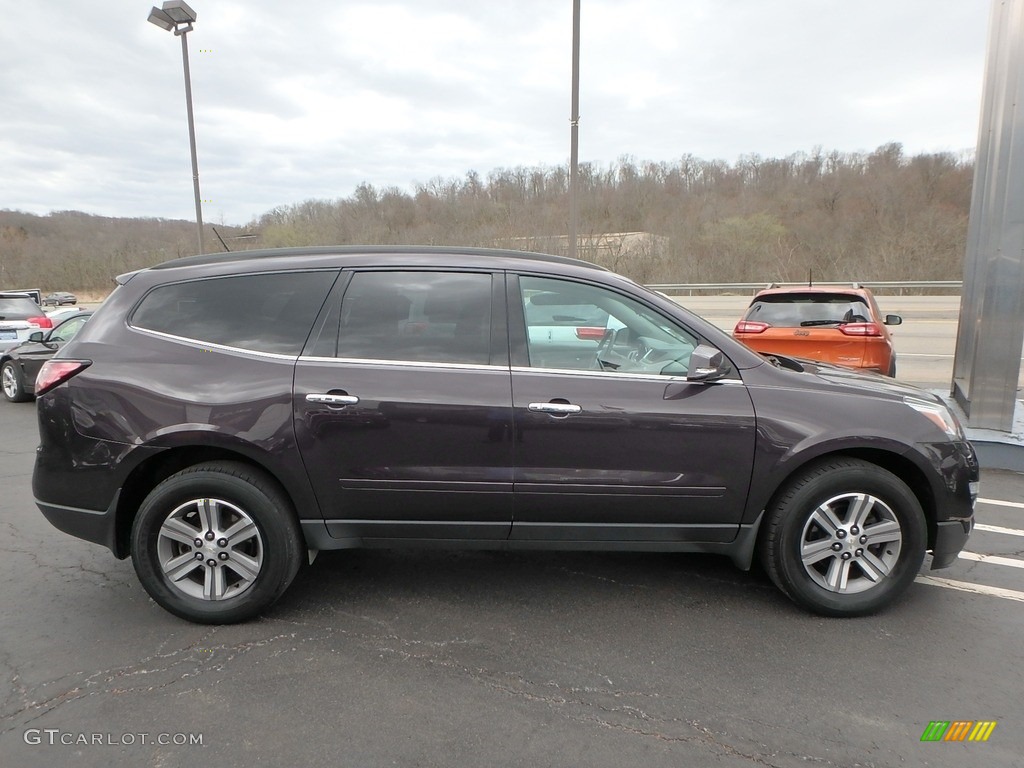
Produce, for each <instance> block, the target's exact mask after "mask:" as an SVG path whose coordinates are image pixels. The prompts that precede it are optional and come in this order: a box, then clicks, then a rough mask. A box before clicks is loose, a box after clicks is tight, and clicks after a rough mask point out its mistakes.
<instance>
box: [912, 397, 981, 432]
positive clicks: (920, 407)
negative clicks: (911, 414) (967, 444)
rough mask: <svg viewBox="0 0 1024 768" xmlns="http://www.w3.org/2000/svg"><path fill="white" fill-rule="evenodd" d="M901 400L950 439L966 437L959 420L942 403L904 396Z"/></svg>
mask: <svg viewBox="0 0 1024 768" xmlns="http://www.w3.org/2000/svg"><path fill="white" fill-rule="evenodd" d="M903 402H904V403H906V404H907V405H909V406H910V407H911V408H913V409H914V410H915V411H917V412H918V413H920V414H921V415H922V416H924V417H925V418H926V419H928V420H929V421H930V422H932V423H933V424H934V425H935V426H937V427H938V428H939V429H941V430H942V431H943V432H945V433H946V435H947V436H948V437H949V439H950V440H965V439H966V437H965V435H964V428H963V427H962V426H960V420H959V419H958V418H957V417H956V415H955V414H954V413H953V412H952V411H951V410H949V408H947V407H946V406H945V405H943V404H942V403H939V402H934V401H930V400H918V399H917V398H915V397H904V398H903Z"/></svg>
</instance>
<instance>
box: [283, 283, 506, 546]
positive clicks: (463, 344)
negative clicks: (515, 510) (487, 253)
mask: <svg viewBox="0 0 1024 768" xmlns="http://www.w3.org/2000/svg"><path fill="white" fill-rule="evenodd" d="M326 316H327V317H328V318H334V319H331V320H330V321H329V322H325V323H324V324H323V327H324V328H327V329H333V328H340V330H339V331H338V338H339V342H338V344H337V345H333V344H331V343H324V341H323V339H315V340H311V342H310V344H309V348H310V349H315V350H318V354H319V355H320V356H312V355H310V356H304V357H301V358H300V359H299V362H298V364H297V366H296V373H295V387H294V404H295V406H294V407H295V425H296V436H297V439H298V443H299V448H300V451H301V453H302V458H303V461H304V462H305V465H306V469H307V472H308V473H309V477H310V480H311V482H312V484H313V488H314V490H315V492H316V495H317V498H318V500H319V502H320V506H321V509H322V510H323V512H324V515H325V517H326V518H327V525H328V530H329V531H330V532H331V534H332V535H333V536H336V537H342V538H361V539H363V540H366V539H375V538H434V539H437V538H440V539H504V538H507V536H508V533H509V529H510V526H511V520H512V442H511V440H510V438H509V435H510V434H511V423H512V416H511V414H512V409H511V373H510V370H509V367H508V362H507V361H508V349H507V334H506V331H505V327H506V325H505V321H504V316H505V302H504V280H503V276H501V275H497V276H492V275H491V274H490V273H443V272H410V271H405V272H398V271H395V272H391V273H388V272H373V271H367V272H357V273H356V274H355V275H354V276H353V278H352V280H351V283H350V284H349V286H348V287H347V288H346V293H345V297H344V299H343V301H342V303H341V309H340V312H339V311H338V310H337V309H335V310H334V311H333V313H332V312H331V310H330V309H328V310H327V312H326ZM334 348H337V350H338V354H339V355H340V357H336V358H328V357H325V356H322V352H323V350H325V349H334ZM495 361H496V362H495ZM492 362H494V364H492Z"/></svg>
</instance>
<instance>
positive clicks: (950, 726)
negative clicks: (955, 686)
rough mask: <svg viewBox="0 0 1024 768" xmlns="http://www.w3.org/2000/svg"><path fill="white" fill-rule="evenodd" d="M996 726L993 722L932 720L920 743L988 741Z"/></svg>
mask: <svg viewBox="0 0 1024 768" xmlns="http://www.w3.org/2000/svg"><path fill="white" fill-rule="evenodd" d="M996 725H997V722H996V721H995V720H952V721H950V720H932V721H931V722H930V723H928V727H927V728H925V729H924V733H922V734H921V741H988V737H989V736H991V735H992V731H994V730H995V729H996Z"/></svg>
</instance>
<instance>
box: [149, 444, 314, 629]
mask: <svg viewBox="0 0 1024 768" xmlns="http://www.w3.org/2000/svg"><path fill="white" fill-rule="evenodd" d="M302 550H303V544H302V536H301V533H300V532H299V529H298V525H297V523H296V521H295V515H294V513H293V511H292V506H291V504H290V503H289V502H288V500H287V498H285V496H284V494H283V493H282V491H281V490H280V489H279V488H278V487H277V485H276V484H275V483H274V482H273V481H271V480H270V479H269V478H268V477H267V476H265V475H264V474H263V473H262V472H259V471H258V470H256V469H254V468H252V467H249V466H248V465H245V464H241V463H236V462H227V461H224V462H208V463H205V464H198V465H196V466H194V467H190V468H188V469H184V470H182V471H181V472H178V473H177V474H174V475H171V476H170V477H169V478H167V479H166V480H164V481H163V482H161V483H160V484H159V485H157V486H156V488H154V489H153V491H152V492H151V493H150V494H149V496H147V497H146V499H145V501H144V502H143V503H142V506H141V507H140V508H139V512H138V515H136V518H135V522H134V524H133V526H132V536H131V551H132V561H133V563H134V565H135V572H136V573H137V574H138V576H139V579H140V580H141V582H142V585H143V586H144V587H145V589H146V591H147V592H148V593H149V595H150V597H152V598H153V599H154V600H155V601H156V602H157V603H159V604H160V605H161V606H163V607H164V608H165V609H167V610H168V611H170V612H171V613H173V614H175V615H177V616H180V617H182V618H184V619H189V620H190V621H195V622H200V623H204V624H230V623H233V622H238V621H244V620H245V619H248V618H251V617H253V616H256V615H258V614H259V613H261V612H262V611H264V610H265V609H267V608H268V607H269V606H270V605H271V604H272V603H273V602H274V601H275V600H277V599H278V598H279V597H280V596H281V594H282V593H283V592H284V591H285V589H287V588H288V585H289V584H291V582H292V579H294V578H295V574H296V573H297V572H298V570H299V566H300V564H301V562H302V554H303V551H302Z"/></svg>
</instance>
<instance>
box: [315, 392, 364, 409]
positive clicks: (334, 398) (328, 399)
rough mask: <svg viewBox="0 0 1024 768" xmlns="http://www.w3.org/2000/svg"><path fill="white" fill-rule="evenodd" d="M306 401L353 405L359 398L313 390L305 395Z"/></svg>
mask: <svg viewBox="0 0 1024 768" xmlns="http://www.w3.org/2000/svg"><path fill="white" fill-rule="evenodd" d="M306 402H307V403H323V404H325V405H334V406H344V405H355V404H356V403H358V402H359V398H358V397H355V396H354V395H329V394H327V393H326V392H323V393H321V392H314V393H312V394H309V395H306Z"/></svg>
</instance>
